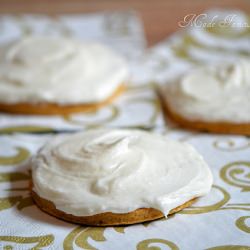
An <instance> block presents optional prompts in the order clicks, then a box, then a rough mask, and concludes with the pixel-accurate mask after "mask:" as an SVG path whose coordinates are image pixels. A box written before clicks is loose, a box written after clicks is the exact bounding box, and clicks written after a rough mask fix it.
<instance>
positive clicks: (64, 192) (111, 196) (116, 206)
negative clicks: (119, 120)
mask: <svg viewBox="0 0 250 250" xmlns="http://www.w3.org/2000/svg"><path fill="white" fill-rule="evenodd" d="M32 177H33V185H34V191H35V192H36V193H37V194H38V195H39V196H40V197H42V198H44V199H47V200H50V201H52V202H53V203H54V204H55V206H56V208H57V209H59V210H62V211H64V212H66V213H68V214H73V215H75V216H88V215H93V214H97V213H103V212H113V213H127V212H130V211H133V210H135V209H137V208H143V207H151V208H156V209H158V210H160V211H162V212H163V213H164V214H165V215H166V216H167V215H168V213H169V211H170V210H171V209H172V208H175V207H177V206H179V205H182V204H183V203H185V202H187V201H189V200H191V199H192V198H194V197H198V196H201V195H204V194H206V193H208V192H209V190H210V188H211V185H212V175H211V172H210V170H209V168H208V166H207V165H206V163H205V162H204V160H203V159H202V157H201V156H200V155H199V154H198V153H197V152H196V151H195V150H194V149H193V147H192V146H190V145H188V144H185V143H180V142H176V141H172V140H169V139H167V138H165V137H163V136H160V135H157V134H151V133H147V132H142V131H137V130H109V129H99V130H90V131H87V132H81V133H77V134H74V135H66V136H58V137H55V138H54V139H53V140H51V141H50V142H49V143H48V144H47V145H45V146H44V147H43V148H42V149H41V150H40V151H39V152H38V154H37V155H36V156H35V157H34V158H33V160H32Z"/></svg>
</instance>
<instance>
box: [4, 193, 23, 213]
mask: <svg viewBox="0 0 250 250" xmlns="http://www.w3.org/2000/svg"><path fill="white" fill-rule="evenodd" d="M21 199H22V197H21V196H12V197H6V198H0V211H2V210H5V209H8V208H11V207H13V206H15V205H16V204H17V203H18V202H19V201H20V200H21Z"/></svg>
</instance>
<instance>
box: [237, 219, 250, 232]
mask: <svg viewBox="0 0 250 250" xmlns="http://www.w3.org/2000/svg"><path fill="white" fill-rule="evenodd" d="M248 219H249V220H250V216H242V217H240V218H239V219H237V220H236V222H235V225H236V226H237V227H238V228H239V229H240V230H242V231H243V232H245V233H249V234H250V227H249V226H248V225H247V224H246V220H248Z"/></svg>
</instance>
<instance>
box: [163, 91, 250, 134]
mask: <svg viewBox="0 0 250 250" xmlns="http://www.w3.org/2000/svg"><path fill="white" fill-rule="evenodd" d="M159 96H160V100H161V104H162V107H163V111H164V115H165V116H167V117H169V118H170V119H171V120H173V121H174V122H176V123H177V124H179V125H180V126H181V127H183V128H187V129H192V130H199V131H206V132H211V133H219V134H239V135H250V124H249V123H237V124H236V123H229V122H203V121H199V120H194V121H193V120H188V119H187V118H184V117H183V116H182V115H181V114H178V113H177V112H175V111H173V110H172V109H171V108H170V105H169V104H168V102H167V100H166V99H165V98H164V97H162V96H161V95H159Z"/></svg>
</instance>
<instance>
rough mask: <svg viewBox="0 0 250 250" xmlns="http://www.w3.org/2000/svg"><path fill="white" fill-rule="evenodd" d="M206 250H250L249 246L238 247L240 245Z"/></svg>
mask: <svg viewBox="0 0 250 250" xmlns="http://www.w3.org/2000/svg"><path fill="white" fill-rule="evenodd" d="M206 250H250V247H249V246H240V245H226V246H217V247H211V248H207V249H206Z"/></svg>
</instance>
